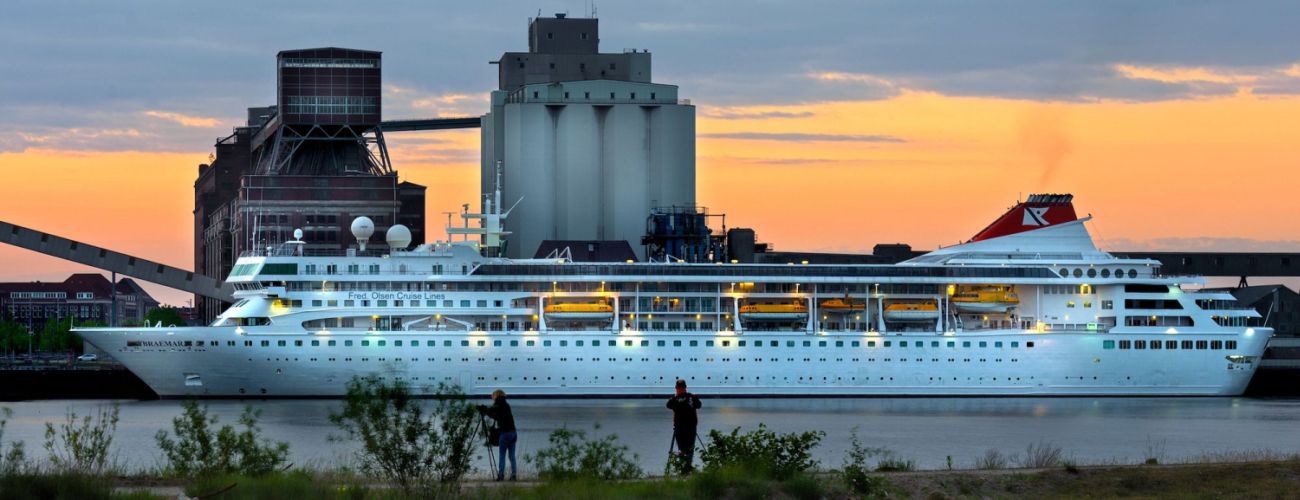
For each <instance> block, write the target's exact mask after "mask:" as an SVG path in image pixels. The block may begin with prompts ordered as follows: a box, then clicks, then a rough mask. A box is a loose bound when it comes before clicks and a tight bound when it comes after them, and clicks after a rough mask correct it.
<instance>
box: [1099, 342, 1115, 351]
mask: <svg viewBox="0 0 1300 500" xmlns="http://www.w3.org/2000/svg"><path fill="white" fill-rule="evenodd" d="M1101 348H1102V349H1114V348H1115V341H1114V340H1103V341H1102V342H1101Z"/></svg>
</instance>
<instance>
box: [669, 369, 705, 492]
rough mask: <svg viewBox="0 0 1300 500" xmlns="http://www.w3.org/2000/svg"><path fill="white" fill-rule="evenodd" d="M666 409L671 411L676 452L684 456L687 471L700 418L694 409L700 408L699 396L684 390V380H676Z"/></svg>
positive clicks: (692, 461) (693, 454)
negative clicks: (674, 392) (675, 388)
mask: <svg viewBox="0 0 1300 500" xmlns="http://www.w3.org/2000/svg"><path fill="white" fill-rule="evenodd" d="M667 406H668V409H669V410H672V411H673V440H674V441H676V442H677V452H678V453H680V454H681V455H682V456H684V457H685V461H686V467H687V470H688V471H689V470H690V468H691V464H692V463H694V457H695V427H696V426H697V425H699V423H700V418H699V416H698V415H697V414H696V410H699V409H700V406H701V405H700V398H699V397H698V396H696V395H694V394H691V393H689V392H687V391H686V381H685V380H681V379H678V380H677V393H676V394H675V395H674V396H673V397H672V398H669V399H668V405H667Z"/></svg>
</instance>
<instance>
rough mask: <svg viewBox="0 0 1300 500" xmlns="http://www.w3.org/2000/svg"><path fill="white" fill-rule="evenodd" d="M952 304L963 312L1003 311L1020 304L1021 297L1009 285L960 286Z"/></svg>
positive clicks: (953, 296)
mask: <svg viewBox="0 0 1300 500" xmlns="http://www.w3.org/2000/svg"><path fill="white" fill-rule="evenodd" d="M952 305H953V306H955V307H956V308H957V310H958V311H961V312H972V313H1003V312H1007V310H1008V309H1011V308H1012V307H1016V306H1018V305H1020V297H1019V296H1018V295H1016V292H1013V291H1011V287H1009V286H974V287H959V288H958V289H957V291H956V293H954V294H953V295H952Z"/></svg>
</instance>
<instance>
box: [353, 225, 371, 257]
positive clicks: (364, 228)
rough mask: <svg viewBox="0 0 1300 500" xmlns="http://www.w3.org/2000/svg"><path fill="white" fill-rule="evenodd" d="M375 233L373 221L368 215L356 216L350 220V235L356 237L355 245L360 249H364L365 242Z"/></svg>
mask: <svg viewBox="0 0 1300 500" xmlns="http://www.w3.org/2000/svg"><path fill="white" fill-rule="evenodd" d="M373 234H375V221H372V220H370V217H357V218H356V219H353V220H352V236H355V237H356V238H357V246H359V247H360V248H361V251H362V252H364V251H366V243H367V242H368V241H370V236H371V235H373Z"/></svg>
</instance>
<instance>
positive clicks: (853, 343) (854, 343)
mask: <svg viewBox="0 0 1300 500" xmlns="http://www.w3.org/2000/svg"><path fill="white" fill-rule="evenodd" d="M849 344H850V345H851V346H853V347H858V345H859V343H858V341H856V340H854V341H853V342H850V343H849Z"/></svg>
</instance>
